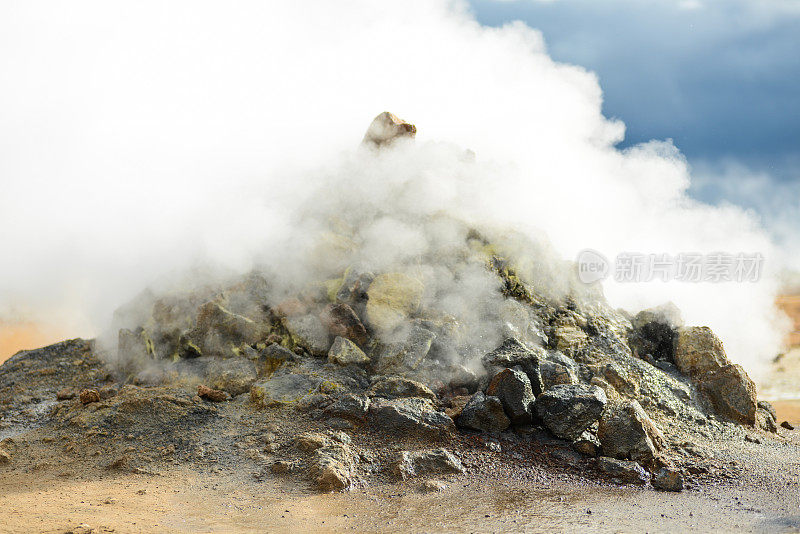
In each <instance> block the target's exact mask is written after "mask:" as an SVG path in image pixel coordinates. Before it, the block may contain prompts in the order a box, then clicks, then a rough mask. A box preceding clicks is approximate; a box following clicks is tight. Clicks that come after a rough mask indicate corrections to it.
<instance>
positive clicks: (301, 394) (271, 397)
mask: <svg viewBox="0 0 800 534" xmlns="http://www.w3.org/2000/svg"><path fill="white" fill-rule="evenodd" d="M321 382H322V380H321V379H319V378H316V377H311V376H308V375H304V374H295V373H280V374H278V373H276V374H274V375H272V377H270V378H267V379H266V380H261V381H259V382H256V383H255V384H253V386H252V387H251V388H250V400H251V401H252V402H253V403H254V404H256V405H257V406H279V405H291V404H294V403H299V402H300V401H302V400H303V399H305V398H307V397H310V396H312V395H313V394H315V393H316V392H317V388H318V387H319V385H320V383H321Z"/></svg>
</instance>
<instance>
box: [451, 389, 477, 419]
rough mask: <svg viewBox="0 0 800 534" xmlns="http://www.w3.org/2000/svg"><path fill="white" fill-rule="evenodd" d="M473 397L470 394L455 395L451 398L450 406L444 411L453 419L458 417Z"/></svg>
mask: <svg viewBox="0 0 800 534" xmlns="http://www.w3.org/2000/svg"><path fill="white" fill-rule="evenodd" d="M471 398H472V397H471V396H469V395H459V396H457V397H453V398H451V399H450V407H449V408H446V409H445V411H444V413H445V414H447V415H448V416H449V417H451V418H452V419H453V420H456V419H458V416H459V415H461V412H462V411H464V406H466V405H467V403H468V402H469V399H471Z"/></svg>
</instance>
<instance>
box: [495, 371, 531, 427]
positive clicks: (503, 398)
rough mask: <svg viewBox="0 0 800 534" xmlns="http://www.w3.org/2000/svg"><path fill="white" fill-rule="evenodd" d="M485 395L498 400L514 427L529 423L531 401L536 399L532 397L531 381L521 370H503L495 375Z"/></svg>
mask: <svg viewBox="0 0 800 534" xmlns="http://www.w3.org/2000/svg"><path fill="white" fill-rule="evenodd" d="M486 394H487V395H489V396H492V397H497V398H498V399H500V402H501V403H502V404H503V408H504V409H505V412H506V414H507V415H508V417H509V419H511V422H512V423H514V424H515V425H523V424H528V423H530V422H531V420H532V415H533V401H535V400H536V398H535V397H534V396H533V390H532V389H531V381H530V380H528V375H526V374H525V373H523V372H522V370H521V368H519V367H518V368H516V369H503V370H502V371H500V372H499V373H497V374H496V375H495V376H494V378H493V379H492V381H491V382H490V383H489V386H488V387H487V388H486Z"/></svg>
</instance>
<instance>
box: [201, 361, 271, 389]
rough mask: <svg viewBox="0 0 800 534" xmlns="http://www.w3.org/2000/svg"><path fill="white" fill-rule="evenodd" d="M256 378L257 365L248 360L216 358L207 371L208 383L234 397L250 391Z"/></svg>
mask: <svg viewBox="0 0 800 534" xmlns="http://www.w3.org/2000/svg"><path fill="white" fill-rule="evenodd" d="M256 378H258V373H257V372H256V365H255V364H254V363H253V362H251V361H250V360H248V359H246V358H227V359H219V358H215V359H214V360H213V361H212V362H211V363H210V364H209V365H208V368H207V369H206V383H207V384H208V385H209V386H210V387H212V388H214V389H221V390H223V391H227V392H228V393H230V394H231V395H232V396H236V395H240V394H242V393H247V392H248V391H250V386H252V385H253V382H255V381H256Z"/></svg>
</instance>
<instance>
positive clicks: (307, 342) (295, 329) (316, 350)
mask: <svg viewBox="0 0 800 534" xmlns="http://www.w3.org/2000/svg"><path fill="white" fill-rule="evenodd" d="M284 324H285V326H286V329H287V330H288V331H289V334H291V336H292V339H293V340H294V342H295V344H296V345H298V346H300V347H303V348H304V349H306V350H308V351H309V352H310V353H311V354H313V355H315V356H325V355H326V354H327V353H328V349H329V348H330V346H331V343H330V340H329V339H328V329H327V328H325V325H323V324H322V321H320V319H319V317H317V316H316V315H312V314H308V315H295V316H291V317H287V318H286V319H284Z"/></svg>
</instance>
